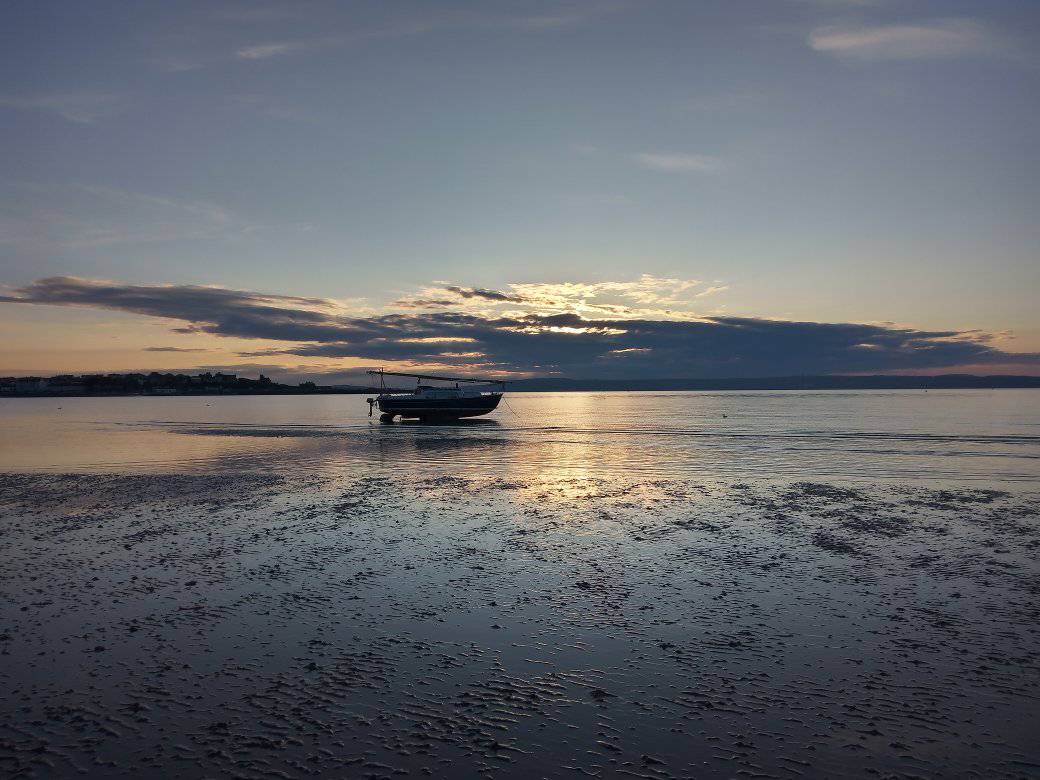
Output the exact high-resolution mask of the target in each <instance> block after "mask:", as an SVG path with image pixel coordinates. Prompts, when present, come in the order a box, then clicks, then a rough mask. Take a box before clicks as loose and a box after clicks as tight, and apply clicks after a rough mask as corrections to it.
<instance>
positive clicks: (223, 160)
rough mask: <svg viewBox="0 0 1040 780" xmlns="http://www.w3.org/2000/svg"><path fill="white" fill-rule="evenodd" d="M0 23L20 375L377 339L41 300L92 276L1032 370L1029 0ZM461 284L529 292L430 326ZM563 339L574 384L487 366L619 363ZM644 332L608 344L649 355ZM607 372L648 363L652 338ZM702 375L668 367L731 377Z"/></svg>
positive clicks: (6, 314) (39, 9) (11, 289)
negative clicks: (833, 330) (783, 335)
mask: <svg viewBox="0 0 1040 780" xmlns="http://www.w3.org/2000/svg"><path fill="white" fill-rule="evenodd" d="M3 14H4V17H5V19H4V24H3V25H2V33H0V35H2V40H0V43H2V46H0V59H2V61H3V62H2V64H3V69H2V72H3V74H5V75H4V76H3V77H2V81H0V117H2V120H3V121H2V122H0V139H2V142H3V144H4V146H5V148H6V149H7V150H8V152H9V154H7V155H4V159H3V162H2V168H0V192H2V196H3V208H2V211H0V284H3V285H6V287H7V290H6V291H2V290H0V295H3V297H6V298H7V299H8V300H11V301H14V302H16V303H17V304H19V305H5V306H0V328H2V329H4V330H6V331H7V332H8V334H9V336H11V337H13V338H11V339H10V341H11V342H12V343H14V344H15V345H16V346H15V348H14V349H12V350H9V351H8V354H6V355H0V371H7V372H12V373H13V372H19V373H20V372H28V371H38V372H56V371H60V370H66V369H67V370H118V369H124V368H126V369H129V368H139V367H141V368H143V367H161V366H180V367H191V366H195V365H218V364H219V365H227V366H230V365H242V366H245V365H253V364H256V365H260V363H257V360H258V358H257V354H258V353H264V354H265V355H266V360H267V361H268V363H269V364H271V365H275V366H281V367H283V368H284V370H285V371H287V372H290V373H292V372H296V373H298V374H302V373H307V372H308V371H309V372H319V373H320V372H321V371H336V370H339V369H340V368H342V367H348V366H351V365H362V364H365V363H366V362H368V363H371V361H372V360H373V359H376V358H380V359H381V358H382V356H383V354H385V351H383V352H380V351H379V350H373V349H371V348H369V349H368V351H365V350H364V349H360V348H359V351H358V354H353V355H352V354H346V353H349V352H350V350H349V349H348V348H346V347H343V348H340V349H337V350H336V353H337V354H336V356H335V357H326V356H315V355H313V354H312V353H313V352H314V351H315V349H314V344H315V343H317V342H314V341H301V342H294V341H291V340H286V339H284V338H280V339H270V338H261V337H260V336H257V335H253V334H249V333H237V334H236V335H234V336H226V335H220V334H219V333H214V332H210V331H207V330H206V322H203V321H202V320H200V319H198V318H199V316H200V315H199V313H198V312H197V311H196V310H194V309H192V310H190V311H185V312H173V313H172V314H173V315H174V316H171V312H170V311H169V310H167V309H163V314H162V316H159V315H156V314H154V313H145V314H142V313H140V311H137V310H128V309H126V308H120V307H119V306H116V307H113V306H111V305H108V304H105V305H98V304H97V303H96V302H95V301H92V300H88V298H89V296H87V298H84V297H82V296H80V297H79V298H77V299H76V301H75V302H73V303H68V302H62V303H60V304H55V303H54V302H53V301H49V302H41V301H38V300H35V298H38V297H39V296H38V295H36V293H34V292H32V289H31V288H30V286H31V285H32V284H33V283H34V282H37V281H38V280H41V279H46V278H50V277H77V278H79V279H85V280H110V281H112V282H114V283H116V284H119V285H123V286H124V287H134V286H142V285H145V286H148V285H174V286H179V287H185V286H198V285H209V286H219V287H227V288H232V289H234V290H239V291H248V292H250V293H260V294H264V295H270V296H297V297H305V298H308V299H310V298H322V299H329V300H330V301H331V303H330V304H329V305H330V306H332V309H330V311H331V310H333V309H334V312H335V314H334V316H335V317H339V318H350V319H353V320H356V319H357V318H359V317H380V316H385V315H387V314H389V313H395V312H396V313H397V314H402V315H403V314H405V313H407V314H408V315H409V316H411V317H423V316H426V315H427V314H432V313H438V314H443V312H444V310H445V309H449V310H451V311H457V312H464V313H465V314H466V315H467V316H471V315H472V316H477V317H482V318H484V319H489V318H495V317H501V316H503V314H505V316H507V317H511V318H513V319H516V318H518V317H522V316H539V317H545V316H554V315H557V314H575V313H577V314H579V315H581V316H584V317H586V319H589V320H598V319H601V318H603V317H604V316H607V315H605V314H604V310H601V309H596V308H595V306H597V305H600V304H602V305H608V306H621V305H625V306H628V307H630V311H628V312H627V313H626V312H622V311H620V310H615V311H614V312H612V313H609V317H611V318H615V319H619V320H621V319H625V318H629V319H632V318H635V319H638V320H640V321H650V320H653V321H661V322H668V321H672V320H676V319H679V320H684V321H691V322H692V321H699V322H703V321H705V319H706V318H725V317H734V318H751V319H764V320H784V321H797V322H813V323H831V324H836V325H837V324H848V323H857V324H870V325H876V326H882V327H887V328H895V329H897V330H899V329H902V330H906V329H909V330H912V331H915V332H922V333H924V332H929V333H940V332H941V333H955V334H958V335H956V336H941V337H938V338H940V339H942V340H944V341H949V340H950V339H956V340H958V341H964V340H965V339H967V340H971V339H973V338H974V339H976V341H977V342H978V344H980V345H984V347H985V350H988V351H985V350H984V351H983V352H978V351H976V352H975V353H972V355H970V356H965V355H962V354H961V353H957V354H956V355H954V354H951V356H950V359H953V358H955V357H956V358H957V359H958V360H961V359H966V357H971V358H972V359H973V360H974V359H978V360H980V361H981V363H983V364H985V365H987V366H989V367H991V368H992V369H993V370H1004V369H1003V368H1001V367H1002V366H1012V367H1013V368H1014V370H1015V371H1016V372H1017V371H1023V372H1029V373H1036V370H1035V369H1034V368H1033V367H1032V366H1033V365H1034V364H1035V362H1036V355H1035V353H1037V352H1040V322H1038V318H1037V315H1036V311H1035V309H1036V306H1035V298H1036V293H1037V290H1038V289H1040V270H1038V269H1040V262H1038V258H1037V247H1038V246H1040V240H1038V239H1040V229H1038V227H1037V220H1036V214H1037V204H1038V202H1040V201H1038V191H1037V190H1038V187H1040V184H1038V182H1040V176H1038V175H1037V174H1038V173H1040V171H1038V170H1037V168H1038V163H1037V159H1038V155H1037V151H1038V150H1037V145H1038V144H1037V140H1036V138H1037V133H1036V131H1035V128H1036V127H1037V126H1038V113H1040V100H1038V97H1040V90H1038V85H1040V55H1038V50H1037V46H1036V44H1037V40H1038V34H1040V6H1038V5H1037V4H1036V3H1034V2H1001V1H1000V0H996V1H994V2H958V1H957V0H949V1H944V2H928V1H927V0H907V1H906V2H895V1H894V0H892V1H889V2H886V1H885V0H876V2H870V1H869V0H768V1H767V0H757V1H754V0H746V1H742V0H725V1H722V2H696V3H694V2H657V1H656V0H643V1H641V2H623V1H620V0H619V2H610V0H604V1H603V2H511V3H491V2H482V3H476V2H474V3H448V2H445V3H436V4H434V3H406V2H401V3H385V2H340V3H332V2H305V1H304V2H284V3H283V2H237V3H236V2H205V3H191V2H179V3H166V4H154V3H132V2H92V3H81V2H74V3H73V2H70V3H63V2H12V3H8V4H7V5H6V6H5V10H4V12H3ZM644 275H649V276H650V277H652V278H654V279H657V280H662V281H660V282H659V283H655V284H656V287H655V288H654V289H655V290H656V291H657V292H656V293H655V295H656V296H657V298H658V299H659V300H657V301H646V300H643V301H637V300H636V298H634V297H632V295H633V292H632V291H633V290H637V291H638V289H640V288H639V280H640V279H641V278H643V277H644ZM691 280H696V281H697V282H698V284H697V285H692V284H687V285H686V286H683V284H684V283H686V282H690V281H691ZM564 283H578V284H585V285H592V287H590V288H589V290H588V291H587V292H588V293H589V294H588V295H587V296H586V297H585V298H581V297H580V296H579V297H578V298H575V297H574V296H570V297H566V296H564V298H562V299H560V300H558V301H556V302H555V303H549V302H547V300H548V298H547V296H546V295H541V297H538V298H531V297H530V296H525V295H522V294H517V293H516V292H515V290H516V289H530V288H523V286H524V285H528V286H530V285H560V284H564ZM611 284H613V285H630V287H629V288H624V287H619V286H615V287H610V285H611ZM596 285H599V286H598V287H597V286H596ZM604 285H606V286H604ZM451 286H455V287H458V288H464V289H471V288H483V289H486V290H493V291H500V292H503V293H504V294H506V295H511V296H513V297H518V298H524V297H526V298H527V300H525V301H523V302H521V301H513V302H512V303H510V302H508V301H499V302H492V301H491V300H489V299H482V298H479V297H477V298H473V297H470V298H464V297H461V296H458V295H457V294H451V293H449V295H448V297H449V298H453V299H454V298H457V299H458V300H454V301H453V305H452V306H446V305H445V304H443V303H442V304H438V305H436V306H433V307H428V309H426V310H424V309H423V308H422V307H416V306H415V305H413V304H414V301H417V300H422V299H423V298H424V296H425V298H427V299H429V298H430V296H429V295H426V294H425V293H424V290H425V291H426V292H430V291H431V290H434V291H435V290H436V289H444V288H445V287H451ZM516 286H520V287H519V288H518V287H516ZM645 286H646V285H645V283H644V284H643V289H644V290H645ZM539 289H540V290H541V292H542V293H544V292H545V291H546V290H547V289H549V288H547V287H546V288H539ZM19 290H22V291H23V292H18V291H19ZM26 290H29V292H25V291H26ZM634 294H635V295H636V296H637V297H638V295H639V293H638V292H636V293H634ZM171 295H174V293H171ZM590 296H591V297H590ZM434 297H436V295H435V296H434ZM643 297H644V298H645V297H646V296H645V295H644V296H643ZM442 299H443V296H442ZM106 300H109V299H106ZM661 300H664V301H665V302H664V303H661ZM402 302H405V303H408V304H409V305H406V306H404V307H402V306H400V305H399V304H401V303H402ZM109 303H110V300H109ZM22 304H32V305H22ZM454 304H458V305H454ZM287 305H288V304H287ZM489 306H490V308H489ZM589 306H592V308H589ZM582 307H585V308H582ZM182 315H183V316H182ZM193 318H194V319H193ZM212 319H219V317H215V318H211V320H212ZM713 321H717V320H713ZM185 322H187V323H189V324H192V323H194V324H195V325H198V324H199V323H201V324H202V326H203V327H201V328H196V329H195V330H194V331H193V332H183V331H184V330H185V327H184V323H185ZM414 324H415V327H416V328H417V331H416V332H418V331H420V330H421V331H422V332H423V333H426V332H427V331H426V330H425V327H426V324H428V323H424V322H421V321H419V320H415V321H414ZM615 329H622V328H621V327H620V326H619V328H615ZM211 330H212V329H211ZM578 330H580V328H579V329H578ZM635 330H638V329H633V332H635ZM655 332H658V331H655ZM972 332H974V333H976V335H975V336H972V335H970V333H972ZM528 335H531V336H532V337H534V336H537V335H538V334H535V333H530V334H528ZM569 335H571V336H573V337H574V339H573V344H574V345H575V346H576V352H575V355H576V357H575V360H574V361H573V362H572V361H568V358H567V356H566V349H565V348H561V349H562V351H561V352H560V353H559V355H558V359H557V360H555V361H554V362H553V363H552V364H551V365H549V364H545V365H542V364H538V365H536V364H534V363H532V362H530V361H527V362H522V361H519V362H516V361H510V360H509V359H508V356H506V355H504V354H502V353H501V352H495V353H494V354H491V353H486V354H485V357H486V358H487V359H486V360H484V361H483V367H484V368H492V369H500V370H510V371H514V370H515V371H533V372H535V373H537V372H553V373H564V374H566V373H568V370H569V369H572V370H581V371H583V372H585V373H590V372H592V373H594V372H595V371H597V370H602V371H607V370H608V368H609V371H610V372H614V373H617V372H621V373H624V372H625V371H626V370H628V369H626V368H625V367H624V366H622V367H621V368H618V367H617V363H616V362H614V363H611V364H610V366H609V367H607V366H605V365H602V364H596V363H593V364H589V363H588V362H581V361H584V360H586V359H587V358H588V354H587V350H585V349H584V348H577V347H578V345H579V343H580V342H581V340H582V339H588V338H591V337H592V336H589V334H583V333H580V332H576V333H571V334H569ZM592 335H593V336H596V334H592ZM599 336H602V334H599ZM399 337H400V336H399ZM337 338H339V337H338V336H337ZM380 338H391V337H390V336H385V337H383V336H381V337H380ZM400 338H408V337H407V335H405V336H403V337H400ZM647 338H648V339H649V340H648V341H647V342H646V346H645V347H642V346H638V345H636V346H631V345H629V343H628V341H625V344H626V346H623V347H618V349H626V350H627V349H633V350H634V349H647V350H653V349H655V348H659V347H657V345H656V342H654V341H653V340H652V338H650V336H647ZM691 338H692V337H691ZM806 338H808V337H806ZM337 343H339V342H337ZM348 343H349V340H348ZM403 343H410V342H407V341H406V342H403ZM472 343H477V342H472ZM481 343H485V344H486V343H489V342H481ZM693 343H698V344H699V343H700V342H696V340H693V341H691V344H693ZM756 343H757V342H756ZM784 343H785V345H786V346H785V349H787V350H790V351H789V353H785V355H786V357H788V358H789V360H786V361H785V360H784V359H782V358H783V357H784V356H781V359H778V360H777V361H775V363H774V364H770V365H768V366H767V365H763V364H760V363H755V362H754V361H753V360H751V359H750V356H749V359H748V362H747V363H746V367H747V369H748V370H750V367H751V366H752V365H754V366H755V367H756V368H759V369H762V370H766V369H768V370H770V371H775V372H778V373H783V372H784V368H785V367H790V368H791V369H794V368H795V367H798V368H800V369H802V368H806V367H808V368H812V365H811V360H809V361H807V355H805V354H800V352H799V350H802V351H809V352H811V350H812V349H814V343H813V342H812V341H811V340H806V341H805V342H804V346H803V347H799V346H798V343H797V339H796V340H795V341H794V343H791V342H790V340H788V341H785V342H784ZM157 346H160V347H170V348H174V349H185V350H198V351H193V352H172V351H166V352H155V351H150V348H155V347H157ZM586 346H587V345H586ZM851 346H855V345H851ZM933 346H934V345H933ZM478 347H479V345H478ZM478 347H474V348H473V349H470V350H468V351H470V352H480V351H481V349H480V348H478ZM489 348H490V347H489ZM511 348H512V349H514V351H515V352H517V353H519V352H521V351H523V350H520V349H519V348H518V347H516V346H515V345H513V346H512V347H511ZM660 348H663V347H660ZM874 348H877V349H881V347H880V346H878V345H875V347H874ZM698 349H700V347H698ZM857 349H862V347H857ZM886 349H887V348H886ZM907 349H908V347H907V345H906V344H903V345H902V346H901V347H899V348H898V349H895V351H891V350H890V351H888V352H886V353H885V354H887V355H888V356H889V357H890V358H891V359H889V360H888V361H887V362H886V360H884V359H879V360H878V361H877V362H876V365H875V364H873V363H872V364H871V366H869V368H870V369H871V370H875V369H876V370H888V369H892V370H896V369H899V370H915V369H919V370H935V369H936V368H937V366H936V365H934V361H932V360H931V358H929V359H928V360H924V359H922V360H919V361H917V363H918V364H916V365H915V364H914V361H913V360H911V361H910V364H908V363H907V362H906V359H905V358H906V354H905V353H906V350H907ZM287 351H288V352H287ZM883 351H884V350H883ZM927 351H928V352H929V354H930V355H934V354H935V351H934V349H932V348H931V347H929V350H927ZM377 353H378V354H377ZM1005 353H1023V354H1021V355H1019V356H1015V355H1007V354H1005ZM394 354H395V355H398V354H400V358H399V359H400V360H401V361H403V362H404V363H405V364H408V363H409V361H411V364H413V365H427V366H429V365H440V366H445V365H464V364H469V363H474V362H476V363H478V364H480V363H481V361H479V360H477V361H474V359H472V358H468V359H462V358H455V357H452V356H451V354H448V355H447V357H445V356H444V355H442V356H441V357H438V356H437V355H430V354H428V353H422V354H419V353H415V354H414V355H412V356H411V357H410V356H409V355H407V354H404V353H400V352H399V351H394ZM452 354H461V353H458V351H457V350H456V352H455V353H452ZM615 354H617V355H620V356H622V357H623V356H625V355H628V357H627V358H624V359H625V360H629V359H631V360H632V361H633V362H632V363H631V366H630V368H631V370H633V371H635V370H639V371H644V370H646V363H645V362H643V363H639V361H637V360H636V358H637V357H638V356H639V355H643V357H644V358H645V357H646V354H647V353H635V352H633V353H631V354H630V353H627V352H617V353H615ZM698 354H701V353H700V352H698ZM579 355H580V356H581V357H580V360H579V359H578V356H579ZM682 355H685V357H683V358H682V361H686V360H688V361H689V362H681V361H680V365H678V366H677V368H676V370H677V371H678V372H680V373H679V374H678V375H683V373H684V372H686V373H688V374H690V375H693V374H697V373H713V372H714V373H718V372H719V371H722V370H733V371H737V372H738V373H739V370H740V369H741V366H740V365H735V364H733V363H732V362H726V363H724V364H714V365H711V366H709V365H707V364H705V363H704V362H703V361H699V360H694V359H692V357H691V355H690V354H689V353H688V351H687V352H683V353H682ZM676 357H678V355H676ZM882 357H883V356H882ZM620 359H621V358H618V360H620ZM163 361H165V362H163ZM940 362H941V361H940ZM839 363H840V361H839ZM738 364H739V360H738ZM857 366H858V364H857V363H856V361H853V360H849V361H846V363H840V365H839V364H821V365H820V366H819V368H820V370H836V371H842V370H859V369H858V367H857ZM1008 370H1011V369H1008Z"/></svg>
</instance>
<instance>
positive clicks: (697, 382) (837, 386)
mask: <svg viewBox="0 0 1040 780" xmlns="http://www.w3.org/2000/svg"><path fill="white" fill-rule="evenodd" d="M44 381H46V380H44ZM240 381H242V382H248V383H250V385H249V386H245V387H237V388H236V387H225V388H206V389H203V388H183V389H181V388H170V387H163V388H156V389H153V390H142V389H134V390H118V389H115V388H112V387H109V388H105V389H100V388H99V389H98V390H97V391H90V390H86V389H83V388H82V387H70V386H61V387H54V388H50V387H37V388H34V389H31V390H30V389H25V390H16V389H11V390H8V389H7V388H5V389H4V391H3V392H0V398H128V397H135V396H145V397H149V398H151V397H162V396H200V397H202V396H205V397H210V396H225V395H236V396H257V395H364V394H366V393H379V392H381V390H380V389H379V388H374V387H362V386H351V385H314V384H309V383H307V384H304V385H301V386H293V385H282V384H278V383H268V384H266V385H262V384H259V383H256V382H253V380H240ZM1015 389H1040V377H1037V376H1010V375H992V376H978V375H974V374H939V375H936V376H906V375H903V376H885V375H869V376H805V377H758V378H750V379H738V378H728V379H642V380H630V379H629V380H620V379H619V380H607V379H562V378H559V379H558V378H536V379H517V380H512V381H507V382H506V390H507V391H509V392H514V393H517V392H519V393H524V392H528V393H535V392H639V391H642V392H669V391H672V392H674V391H687V392H689V391H699V392H727V391H738V392H739V391H754V390H774V391H779V390H795V391H798V390H803V391H809V390H839V391H841V390H1015ZM386 391H387V392H398V393H407V392H411V389H410V388H386Z"/></svg>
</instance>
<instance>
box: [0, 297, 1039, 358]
mask: <svg viewBox="0 0 1040 780" xmlns="http://www.w3.org/2000/svg"><path fill="white" fill-rule="evenodd" d="M655 279H656V278H655V277H649V280H655ZM600 284H616V285H626V284H634V285H635V286H634V287H633V288H632V289H631V290H629V292H630V293H633V294H641V293H639V292H638V291H639V289H644V290H645V289H647V288H649V289H650V290H651V291H652V290H653V289H654V288H655V284H654V282H652V281H648V280H646V281H643V280H641V281H640V282H636V283H623V282H617V283H600ZM591 286H595V285H591ZM517 287H519V286H517ZM528 287H531V286H530V285H529V286H528ZM572 287H574V288H580V287H582V285H580V284H578V283H574V284H573V285H572ZM460 289H466V290H473V289H480V288H460ZM655 294H659V293H655ZM0 303H17V304H21V305H49V306H81V307H91V308H100V309H107V310H113V311H123V312H130V313H134V314H140V315H145V316H151V317H161V318H164V319H167V320H173V321H177V322H179V323H181V325H180V326H179V327H178V330H180V331H182V332H191V333H202V334H210V335H213V336H226V337H235V338H240V339H241V338H245V339H256V340H259V341H269V342H275V343H274V344H272V345H270V346H262V347H260V348H258V349H257V350H254V351H251V352H245V353H241V354H242V355H243V356H248V357H275V358H281V359H285V358H287V357H289V356H297V357H312V358H326V359H328V358H354V359H367V360H380V361H399V362H403V363H406V364H411V365H423V366H434V365H436V366H445V367H453V368H457V369H459V370H467V369H469V370H474V371H476V370H481V371H486V370H494V371H500V372H513V373H521V374H542V375H546V374H559V375H564V376H572V377H604V378H609V377H614V378H625V377H633V376H641V377H669V378H682V377H723V376H725V377H741V376H743V377H749V376H777V375H796V374H843V373H864V372H877V371H898V370H902V371H927V370H934V369H938V368H945V367H957V366H963V365H1004V364H1010V363H1016V364H1023V363H1025V364H1030V365H1037V366H1040V354H1025V353H1008V352H1004V351H1002V350H1000V349H999V348H997V347H995V346H994V345H993V343H992V342H991V339H990V338H989V337H988V334H983V333H978V332H974V331H955V330H950V331H922V330H916V329H913V328H902V327H895V326H892V325H879V324H860V323H817V322H792V321H782V320H767V319H757V318H753V317H728V316H713V317H702V318H698V319H679V320H661V319H650V318H645V317H630V318H610V319H603V318H596V317H591V316H590V317H585V316H581V315H580V314H578V313H575V312H558V313H548V314H546V313H537V312H529V313H520V314H507V313H503V314H501V315H493V316H485V315H481V314H476V313H471V312H467V311H433V312H418V313H407V314H401V313H383V314H374V315H370V316H350V315H348V314H346V313H344V311H343V308H342V307H341V306H340V305H339V304H337V303H336V302H335V301H331V300H327V299H323V298H306V297H298V296H286V295H274V294H266V293H258V292H251V291H246V290H233V289H227V288H223V287H206V286H199V285H129V284H122V283H118V282H106V281H98V280H90V279H77V278H74V277H53V278H49V279H41V280H39V281H37V282H34V283H33V284H30V285H28V286H26V287H22V288H20V289H18V290H15V291H13V293H12V294H9V295H4V296H0Z"/></svg>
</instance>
